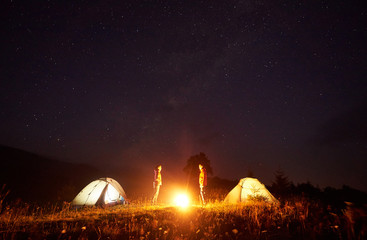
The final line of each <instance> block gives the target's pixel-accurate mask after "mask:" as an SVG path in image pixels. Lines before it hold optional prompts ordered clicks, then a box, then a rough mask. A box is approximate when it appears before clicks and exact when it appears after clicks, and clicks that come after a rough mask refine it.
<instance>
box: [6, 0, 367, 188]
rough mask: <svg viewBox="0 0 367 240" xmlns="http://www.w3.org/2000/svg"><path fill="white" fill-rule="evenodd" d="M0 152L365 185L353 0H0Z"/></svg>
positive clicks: (360, 62) (366, 29)
mask: <svg viewBox="0 0 367 240" xmlns="http://www.w3.org/2000/svg"><path fill="white" fill-rule="evenodd" d="M0 12H1V24H0V26H1V27H0V29H1V35H2V37H1V38H0V43H1V44H0V50H1V55H0V56H1V57H0V61H1V66H0V76H1V80H0V81H1V87H0V93H1V95H0V122H1V125H0V132H1V134H0V144H2V145H7V146H12V147H17V148H21V149H25V150H28V151H32V152H36V153H39V154H42V155H45V156H50V157H53V158H56V159H60V160H65V161H71V162H83V163H90V164H95V165H109V166H129V167H134V168H136V169H142V171H145V170H147V171H148V170H149V171H151V169H152V168H153V167H154V166H155V165H157V164H158V163H161V164H163V170H164V171H165V172H163V173H165V174H172V175H175V174H178V173H182V169H183V167H184V166H185V163H186V160H187V159H188V158H189V157H190V156H192V155H195V154H198V153H200V152H204V153H205V154H206V155H207V156H208V158H209V159H210V160H211V165H212V167H213V171H214V175H215V176H219V177H222V178H227V179H239V178H242V177H245V176H246V175H247V173H248V172H249V171H252V172H253V173H254V174H255V176H257V177H258V178H259V179H260V180H262V181H263V182H265V183H267V184H269V183H271V181H272V180H273V179H274V172H275V171H276V170H279V169H281V170H283V171H284V172H285V174H286V175H287V176H288V177H289V179H290V180H291V181H293V182H294V183H300V182H306V181H310V182H311V183H312V184H314V185H318V186H320V187H325V186H333V187H341V186H342V185H343V184H346V185H349V186H351V187H355V188H357V189H361V190H365V191H367V184H366V180H365V178H366V170H365V169H367V161H366V159H367V99H366V96H367V82H366V76H367V70H366V69H367V68H366V55H367V51H366V49H367V48H366V42H367V38H366V37H367V24H366V22H367V21H366V20H367V19H366V18H367V17H366V15H367V12H366V7H365V6H364V5H363V3H362V1H353V0H352V1H344V0H330V1H326V0H325V1H300V0H294V1H293V0H292V1H279V0H264V1H263V0H257V1H255V0H254V1H246V0H244V1H239V0H227V1H216V0H211V1H199V0H197V1H182V0H179V1H173V0H167V1H163V0H162V1H147V0H145V1H137V0H133V1H129V0H127V1H113V0H109V1H17V0H12V1H9V0H8V1H7V2H6V3H4V4H3V7H2V9H1V10H0Z"/></svg>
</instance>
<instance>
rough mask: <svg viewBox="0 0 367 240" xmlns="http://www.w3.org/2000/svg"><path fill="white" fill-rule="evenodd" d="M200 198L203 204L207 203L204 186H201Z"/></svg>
mask: <svg viewBox="0 0 367 240" xmlns="http://www.w3.org/2000/svg"><path fill="white" fill-rule="evenodd" d="M200 199H201V204H202V205H205V199H204V187H200Z"/></svg>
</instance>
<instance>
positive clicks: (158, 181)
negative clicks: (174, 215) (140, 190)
mask: <svg viewBox="0 0 367 240" xmlns="http://www.w3.org/2000/svg"><path fill="white" fill-rule="evenodd" d="M161 170H162V166H161V165H158V166H156V167H155V168H154V181H153V189H154V196H153V199H152V204H156V203H157V199H158V195H159V189H160V187H161V185H162V175H161Z"/></svg>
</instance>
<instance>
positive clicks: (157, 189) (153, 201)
mask: <svg viewBox="0 0 367 240" xmlns="http://www.w3.org/2000/svg"><path fill="white" fill-rule="evenodd" d="M159 188H160V186H159V185H158V186H156V187H155V193H154V197H153V200H152V203H153V204H156V203H157V200H158V195H159Z"/></svg>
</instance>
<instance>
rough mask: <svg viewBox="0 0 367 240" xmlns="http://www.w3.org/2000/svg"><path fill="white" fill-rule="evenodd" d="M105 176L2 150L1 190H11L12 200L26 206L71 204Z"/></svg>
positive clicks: (90, 169)
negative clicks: (26, 204)
mask: <svg viewBox="0 0 367 240" xmlns="http://www.w3.org/2000/svg"><path fill="white" fill-rule="evenodd" d="M102 176H104V174H103V172H102V171H101V170H99V169H97V168H94V167H92V166H89V165H86V164H74V163H69V162H63V161H59V160H54V159H50V158H47V157H43V156H39V155H37V154H34V153H30V152H27V151H23V150H20V149H16V148H12V147H7V146H0V188H1V186H2V185H3V184H5V185H6V187H5V189H6V190H9V191H10V192H9V195H8V196H7V197H6V199H8V200H15V199H21V200H22V201H25V202H38V203H44V202H55V201H70V200H72V199H73V197H75V195H76V194H77V193H78V191H80V190H81V189H82V188H83V187H84V186H85V185H86V184H88V183H89V182H90V181H91V180H93V179H95V178H99V177H102Z"/></svg>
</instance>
